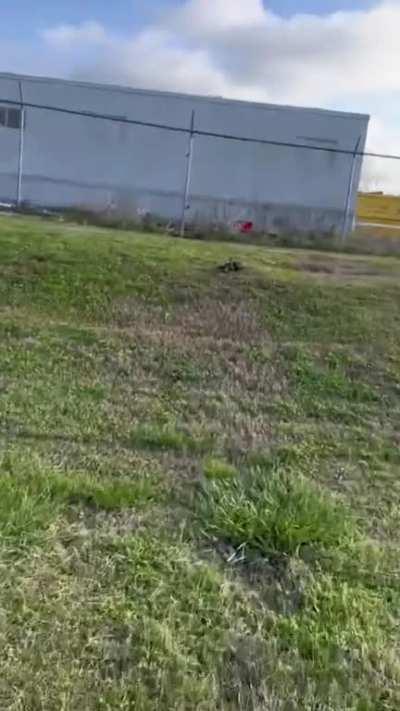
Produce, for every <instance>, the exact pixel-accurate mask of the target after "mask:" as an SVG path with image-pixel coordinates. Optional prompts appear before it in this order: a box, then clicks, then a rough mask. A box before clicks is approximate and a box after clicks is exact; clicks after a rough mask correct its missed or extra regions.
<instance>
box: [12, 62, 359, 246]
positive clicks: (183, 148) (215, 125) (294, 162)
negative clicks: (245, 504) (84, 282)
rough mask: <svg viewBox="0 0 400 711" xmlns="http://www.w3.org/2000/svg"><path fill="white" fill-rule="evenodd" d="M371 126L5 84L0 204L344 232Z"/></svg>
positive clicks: (100, 90)
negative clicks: (81, 209)
mask: <svg viewBox="0 0 400 711" xmlns="http://www.w3.org/2000/svg"><path fill="white" fill-rule="evenodd" d="M44 107H47V108H44ZM54 109H58V110H57V111H55V110H54ZM74 112H78V113H74ZM79 112H83V113H91V114H96V115H98V114H101V115H102V116H103V118H99V117H93V116H87V115H86V116H85V115H80V114H79ZM106 117H110V118H111V117H112V118H113V120H108V119H107V118H106ZM118 119H119V120H118ZM127 120H132V121H137V122H139V123H136V124H131V123H129V122H128V121H127ZM368 120H369V119H368V116H364V115H358V114H348V113H340V112H335V111H323V110H318V109H304V108H292V107H287V106H273V105H267V104H258V103H247V102H242V101H229V100H225V99H222V98H213V97H199V96H189V95H181V94H173V93H164V92H157V91H142V90H135V89H125V88H120V87H117V86H111V85H110V86H108V85H97V84H86V83H81V82H73V81H62V80H56V79H44V78H36V77H35V78H33V77H27V76H17V75H13V74H0V201H3V202H16V201H20V202H25V203H30V204H33V205H38V206H46V207H66V206H80V207H85V208H91V209H108V210H113V211H115V212H116V213H117V214H124V215H135V214H144V213H151V214H154V215H157V216H160V217H163V218H166V219H172V220H178V219H179V218H180V216H181V214H182V206H183V205H186V213H187V220H188V221H189V222H190V221H192V222H200V223H207V224H216V223H224V224H233V223H235V222H240V221H251V222H253V224H254V226H255V227H256V228H258V229H260V230H268V231H283V230H293V229H295V230H318V231H324V232H331V231H342V230H343V229H344V228H345V227H346V225H347V226H350V225H351V223H352V219H353V216H354V210H355V204H356V195H357V190H358V185H359V180H360V171H361V159H360V157H354V156H353V155H352V153H351V152H360V151H363V150H364V148H365V142H366V136H367V128H368ZM192 121H193V126H194V133H193V134H192V138H191V134H190V128H191V124H192ZM148 123H150V124H157V126H154V125H153V126H152V127H151V126H147V125H143V124H148ZM161 125H162V126H165V127H167V128H170V129H179V130H165V128H160V126H161ZM204 134H208V135H204ZM210 134H212V135H210ZM222 136H224V137H222ZM227 136H228V137H227ZM229 136H230V137H235V138H236V139H238V138H243V139H250V140H231V139H230V138H229ZM263 141H271V143H263ZM282 143H283V144H293V145H290V146H288V145H280V144H282ZM277 144H278V145H277ZM296 146H301V147H300V148H299V147H296ZM315 148H318V149H324V150H312V149H315ZM336 151H339V152H336ZM340 151H345V152H346V151H347V152H350V153H340ZM185 193H186V195H185Z"/></svg>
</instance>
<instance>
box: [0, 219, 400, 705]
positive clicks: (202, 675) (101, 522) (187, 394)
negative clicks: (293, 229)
mask: <svg viewBox="0 0 400 711" xmlns="http://www.w3.org/2000/svg"><path fill="white" fill-rule="evenodd" d="M230 257H233V258H235V259H239V260H240V261H241V262H242V264H243V266H244V269H243V270H242V271H240V272H238V273H227V274H225V273H222V272H220V271H219V270H218V268H217V267H218V265H220V264H221V263H223V262H224V261H225V260H226V259H228V258H230ZM399 277H400V261H398V260H397V259H393V258H376V257H374V258H372V257H370V258H368V257H354V256H343V255H342V256H341V255H337V256H335V255H329V254H320V253H317V252H302V251H297V252H296V251H284V250H281V251H278V250H270V249H266V248H251V247H243V246H238V245H229V244H211V243H207V244H202V243H200V242H191V241H189V240H185V241H183V240H178V239H174V238H169V237H165V236H150V235H141V234H133V233H128V232H124V233H122V232H121V233H120V232H117V231H113V232H111V231H109V232H108V231H106V230H101V229H96V228H86V229H85V228H82V227H76V226H73V225H69V226H68V225H63V224H54V223H48V222H41V221H39V220H35V219H26V218H17V217H2V218H1V220H0V309H1V320H0V336H1V338H0V437H1V455H0V465H1V466H0V468H1V477H0V566H1V577H0V670H1V674H0V708H1V709H7V710H8V711H77V710H78V709H84V710H85V711H94V710H99V711H100V710H106V709H121V710H128V709H135V710H137V711H153V710H154V711H156V710H157V711H158V710H160V709H162V710H164V709H165V710H179V711H188V710H190V709H200V710H203V711H214V710H218V709H219V710H221V711H222V710H227V711H233V710H236V709H240V710H243V711H256V710H257V711H262V710H263V711H264V710H267V711H280V710H284V711H287V710H288V711H296V710H297V709H307V710H309V711H317V710H318V711H329V710H338V711H339V710H340V711H342V710H344V709H348V710H350V709H352V710H354V711H355V710H357V711H369V710H371V711H383V710H385V709H386V710H387V709H393V710H394V709H399V708H400V664H399V603H400V594H399V591H400V588H399V555H398V546H399V542H400V541H399V539H400V506H399V500H400V478H399V464H400V450H399V443H400V434H399V433H400V400H399V394H400V308H399V307H400V283H399Z"/></svg>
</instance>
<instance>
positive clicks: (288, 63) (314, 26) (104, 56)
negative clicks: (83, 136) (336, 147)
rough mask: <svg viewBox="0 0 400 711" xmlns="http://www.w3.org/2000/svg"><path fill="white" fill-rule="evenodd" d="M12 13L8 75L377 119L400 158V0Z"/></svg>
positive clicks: (57, 0)
mask: <svg viewBox="0 0 400 711" xmlns="http://www.w3.org/2000/svg"><path fill="white" fill-rule="evenodd" d="M2 5H3V7H2V9H1V12H0V20H1V22H0V40H1V47H2V55H1V56H2V59H1V60H0V71H2V70H4V71H11V72H16V73H26V74H37V75H47V76H58V77H65V78H73V79H83V80H85V81H96V82H112V83H116V84H124V85H127V86H136V87H143V88H156V89H163V90H175V91H182V92H193V93H200V94H213V95H223V96H226V97H232V98H241V99H249V100H258V101H265V102H273V103H286V104H297V105H303V106H321V107H326V108H334V109H343V110H351V111H356V112H362V113H369V114H371V115H372V122H371V129H370V147H371V148H372V149H374V150H377V151H382V152H386V151H387V152H389V151H394V152H400V42H399V38H398V28H399V27H400V0H268V2H267V1H265V0H264V3H263V0H14V2H13V3H11V2H7V3H2ZM5 5H6V6H7V9H5ZM267 10H268V11H270V12H267ZM355 11H357V12H355ZM399 183H400V175H399Z"/></svg>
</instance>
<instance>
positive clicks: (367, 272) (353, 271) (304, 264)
mask: <svg viewBox="0 0 400 711" xmlns="http://www.w3.org/2000/svg"><path fill="white" fill-rule="evenodd" d="M293 268H294V269H295V270H297V271H301V272H308V273H309V274H316V275H324V276H334V277H336V278H340V277H345V278H358V277H386V278H390V277H393V274H392V272H390V271H386V270H384V269H381V268H380V267H379V266H377V265H374V264H371V265H368V264H365V262H357V261H347V260H346V261H339V260H332V259H310V260H301V261H298V262H297V263H296V264H295V265H294V267H293Z"/></svg>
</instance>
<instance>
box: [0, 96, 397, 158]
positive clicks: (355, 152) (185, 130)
mask: <svg viewBox="0 0 400 711" xmlns="http://www.w3.org/2000/svg"><path fill="white" fill-rule="evenodd" d="M0 104H9V105H12V106H21V107H22V108H31V109H41V110H43V111H54V112H56V113H61V114H67V115H72V116H83V117H85V118H92V119H98V120H102V121H111V122H114V123H119V124H121V123H122V124H128V125H131V126H143V127H147V128H155V129H159V130H163V131H170V132H172V133H182V134H192V135H194V136H203V137H206V138H217V139H222V140H226V141H237V142H241V143H254V144H257V145H265V146H277V147H281V148H294V149H299V150H309V151H317V152H321V153H335V154H339V155H348V156H352V157H353V158H357V157H360V158H384V159H387V160H396V161H400V155H396V154H391V153H374V152H371V151H361V150H359V149H358V148H357V147H355V148H354V149H346V148H333V147H329V146H310V145H309V144H308V143H296V142H294V141H279V140H273V139H268V138H255V137H250V136H238V135H235V134H231V133H218V132H215V131H204V130H202V129H199V128H195V127H189V126H172V125H170V124H162V123H157V122H153V121H142V120H139V119H132V118H128V117H126V116H115V115H113V114H101V113H97V112H95V111H82V110H79V109H68V108H65V107H61V106H51V105H49V104H38V103H33V102H28V101H23V102H22V101H21V102H20V103H19V102H18V101H15V100H14V101H13V100H11V99H2V98H1V97H0Z"/></svg>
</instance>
